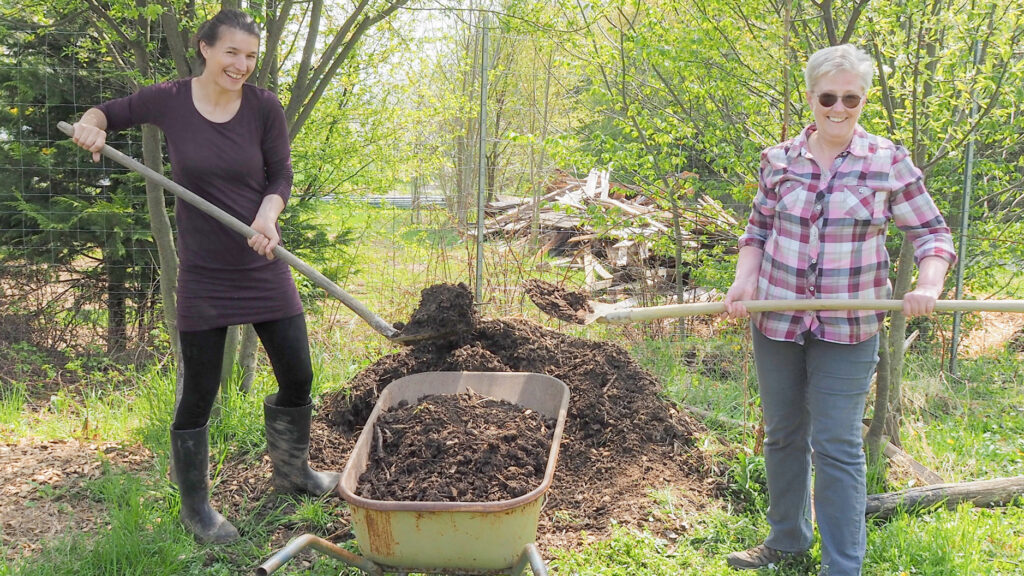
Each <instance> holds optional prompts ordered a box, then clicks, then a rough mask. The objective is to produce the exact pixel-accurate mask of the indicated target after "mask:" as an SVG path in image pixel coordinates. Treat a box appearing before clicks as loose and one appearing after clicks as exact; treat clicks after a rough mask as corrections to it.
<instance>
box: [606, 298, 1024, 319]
mask: <svg viewBox="0 0 1024 576" xmlns="http://www.w3.org/2000/svg"><path fill="white" fill-rule="evenodd" d="M743 305H744V306H746V308H747V311H748V312H790V311H793V312H796V311H802V310H879V311H896V310H902V309H903V300H869V299H865V300H819V299H807V300H746V301H744V302H743ZM935 311H936V312H982V311H984V312H1024V300H939V301H937V302H936V303H935ZM724 312H725V304H723V303H722V302H696V303H693V304H669V305H667V306H650V307H646V308H633V309H626V310H617V311H615V312H609V313H608V314H605V315H604V316H603V317H601V318H600V320H601V321H603V322H608V323H611V324H626V323H629V322H639V321H643V320H655V319H658V318H680V317H683V316H697V315H700V314H722V313H724Z"/></svg>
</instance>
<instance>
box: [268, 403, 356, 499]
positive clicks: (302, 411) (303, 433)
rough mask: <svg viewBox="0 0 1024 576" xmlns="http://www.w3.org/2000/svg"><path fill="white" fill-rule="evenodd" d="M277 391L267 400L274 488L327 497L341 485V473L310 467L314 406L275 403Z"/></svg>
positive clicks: (269, 450)
mask: <svg viewBox="0 0 1024 576" xmlns="http://www.w3.org/2000/svg"><path fill="white" fill-rule="evenodd" d="M276 399H277V394H271V395H270V396H267V397H266V399H264V400H263V416H264V423H265V424H266V427H267V452H269V453H270V461H271V462H273V464H274V475H273V477H272V478H271V482H273V485H274V489H275V490H277V491H278V492H281V493H285V494H291V493H299V494H309V495H311V496H323V495H324V494H328V493H330V492H334V491H336V490H337V488H338V482H339V481H340V480H341V474H338V473H336V472H317V471H315V470H313V469H311V468H310V467H309V426H310V421H311V420H312V418H313V405H312V404H307V405H305V406H300V407H298V408H282V407H281V406H275V405H274V401H275V400H276Z"/></svg>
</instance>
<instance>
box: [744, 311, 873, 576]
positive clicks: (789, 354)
mask: <svg viewBox="0 0 1024 576" xmlns="http://www.w3.org/2000/svg"><path fill="white" fill-rule="evenodd" d="M752 332H753V339H754V361H755V363H756V364H757V378H758V385H759V387H760V393H761V407H762V409H763V411H764V424H765V441H764V458H765V470H766V472H767V477H768V524H769V526H770V531H769V533H768V538H767V539H766V540H765V544H766V545H768V546H769V547H771V548H774V549H776V550H782V551H785V552H803V551H805V550H807V549H808V548H810V546H811V539H812V537H813V535H814V532H813V526H812V525H811V464H812V463H813V465H814V510H815V513H816V516H817V522H818V532H819V534H820V535H821V565H822V568H821V574H823V575H825V574H827V575H829V576H859V575H860V573H861V567H862V565H863V563H864V552H865V549H866V548H867V531H866V527H865V520H864V507H865V502H866V500H867V495H866V492H867V489H866V484H865V482H866V481H865V474H866V468H865V466H866V465H865V457H864V451H863V441H862V437H861V429H862V427H861V424H862V418H863V416H864V401H865V398H866V397H867V393H868V390H869V389H870V387H871V375H872V374H873V373H874V370H875V366H876V364H877V363H878V336H877V335H875V336H873V337H872V338H870V339H868V340H866V341H864V342H861V343H859V344H852V345H851V344H835V343H832V342H824V341H822V340H818V339H817V338H815V337H813V336H811V335H809V334H808V335H807V337H806V341H805V342H804V343H803V344H797V343H795V342H779V341H776V340H770V339H768V338H766V337H765V336H764V335H763V334H761V332H760V331H759V330H758V329H757V327H752Z"/></svg>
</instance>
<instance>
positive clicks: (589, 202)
mask: <svg viewBox="0 0 1024 576" xmlns="http://www.w3.org/2000/svg"><path fill="white" fill-rule="evenodd" d="M674 182H675V183H677V184H678V192H677V197H678V198H679V200H678V202H679V212H680V213H679V227H680V231H681V233H680V236H681V238H680V244H681V246H682V247H683V251H684V252H685V253H688V254H693V253H695V252H697V251H703V250H709V249H711V248H713V247H716V246H719V247H721V248H722V249H724V250H726V251H735V250H736V232H735V230H736V229H737V227H738V224H737V222H736V219H735V218H734V217H733V216H732V215H731V214H729V212H728V211H726V210H725V208H723V207H722V205H721V204H720V203H718V202H717V201H715V200H714V199H712V198H710V197H708V196H706V195H700V196H698V195H697V194H695V193H694V191H693V189H692V188H691V187H690V186H688V185H687V184H686V181H685V178H678V179H675V180H674ZM666 204H667V203H666V202H664V201H663V202H656V201H655V200H654V199H652V198H650V197H649V196H647V195H645V194H644V193H643V191H642V190H640V189H639V188H637V187H634V186H628V185H624V184H619V183H615V182H611V180H610V179H609V173H608V171H607V170H605V171H601V170H592V171H591V172H590V174H589V176H587V178H586V179H585V180H580V179H578V178H573V177H571V176H569V175H568V174H565V173H560V174H559V176H558V178H557V179H556V180H555V181H554V182H553V183H552V184H551V185H549V186H548V187H547V191H546V193H545V194H543V195H542V196H540V197H539V198H537V199H536V200H535V199H533V198H514V199H508V200H504V201H495V202H491V203H489V204H488V205H487V207H486V213H487V216H488V218H487V221H486V227H485V233H486V235H487V236H488V237H491V238H494V237H498V236H500V237H505V238H509V237H516V238H526V237H529V235H530V232H531V229H532V224H533V218H534V214H535V213H536V218H537V223H538V225H537V230H538V238H539V246H540V247H541V248H540V251H541V253H542V254H544V255H546V256H550V257H551V258H553V260H549V261H548V263H549V264H550V265H553V266H567V267H574V268H583V269H585V270H586V277H587V288H588V289H590V290H608V289H612V290H614V287H615V286H619V285H624V284H631V283H635V282H637V281H643V280H646V283H647V284H648V285H649V286H650V287H651V288H654V289H656V290H657V291H660V290H658V289H659V288H666V286H667V285H669V284H671V283H672V281H673V279H674V276H675V266H676V263H675V257H674V249H673V248H672V245H673V238H674V236H675V235H674V233H673V226H674V224H673V220H672V213H671V211H670V210H669V209H666V208H665V207H664V206H665V205H666ZM655 242H659V243H660V244H661V245H662V246H667V248H665V249H662V250H659V251H657V252H656V251H654V250H652V246H653V245H654V243H655ZM669 291H670V290H669Z"/></svg>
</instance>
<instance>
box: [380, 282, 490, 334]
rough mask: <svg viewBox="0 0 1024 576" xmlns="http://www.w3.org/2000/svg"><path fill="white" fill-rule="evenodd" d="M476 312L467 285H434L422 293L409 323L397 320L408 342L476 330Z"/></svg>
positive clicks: (401, 332) (399, 328)
mask: <svg viewBox="0 0 1024 576" xmlns="http://www.w3.org/2000/svg"><path fill="white" fill-rule="evenodd" d="M476 320H477V314H476V309H475V308H473V293H472V292H470V290H469V287H468V286H466V284H464V283H462V282H459V283H458V284H435V285H433V286H429V287H427V288H424V289H423V291H422V292H420V305H419V307H417V308H416V311H415V312H413V313H412V317H411V318H409V323H408V324H401V323H395V328H397V329H398V330H399V336H398V339H400V340H406V341H417V340H434V339H439V338H440V339H444V338H450V337H458V336H461V335H463V334H468V333H470V332H472V331H473V328H474V326H476Z"/></svg>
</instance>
